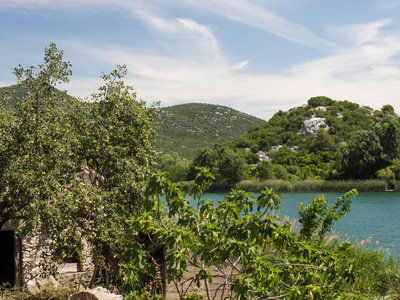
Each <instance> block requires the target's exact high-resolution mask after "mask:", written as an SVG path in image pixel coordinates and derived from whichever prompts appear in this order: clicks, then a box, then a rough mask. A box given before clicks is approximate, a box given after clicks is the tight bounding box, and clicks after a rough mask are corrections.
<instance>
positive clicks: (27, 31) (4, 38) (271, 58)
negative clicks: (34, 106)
mask: <svg viewBox="0 0 400 300" xmlns="http://www.w3.org/2000/svg"><path fill="white" fill-rule="evenodd" d="M51 42H53V43H55V44H56V45H57V48H58V49H59V50H62V51H64V59H65V60H66V61H70V63H71V64H72V68H71V69H72V72H73V74H72V77H71V80H70V83H68V84H64V85H62V86H60V87H59V88H60V89H63V90H67V92H68V93H69V94H71V95H73V96H76V97H80V98H82V99H87V98H88V97H89V98H90V95H91V94H92V93H94V92H96V91H97V90H98V88H99V87H101V85H102V80H101V79H100V76H101V74H102V72H104V73H109V72H111V71H112V70H113V69H115V67H116V66H117V65H121V64H126V65H127V68H128V75H127V76H126V77H125V83H126V84H128V85H131V86H133V87H134V89H135V91H136V92H137V97H138V98H139V99H143V100H145V101H146V102H147V103H149V105H150V104H152V103H154V102H157V101H160V102H161V106H171V105H176V104H183V103H190V102H199V103H211V104H219V105H224V106H228V107H231V108H234V109H237V110H239V111H242V112H245V113H247V114H250V115H253V116H256V117H259V118H261V119H264V120H268V119H269V118H270V117H271V116H272V115H273V114H274V113H276V112H277V111H279V110H283V111H286V110H289V109H290V108H292V107H295V106H300V105H303V104H306V103H307V100H308V99H310V98H311V97H314V96H327V97H330V98H332V99H334V100H349V101H351V102H356V103H359V104H360V105H365V106H369V107H372V108H374V109H380V108H382V106H383V105H386V104H390V105H392V106H393V107H394V109H395V111H396V113H398V114H399V113H400V104H399V103H400V102H399V100H400V1H398V0H374V1H372V0H351V1H349V0H336V1H327V0H164V1H161V0H113V1H111V0H68V1H64V0H0V87H2V86H8V85H11V84H16V82H17V80H16V78H15V76H14V74H13V73H12V72H11V70H12V68H14V67H17V66H18V65H19V64H21V65H22V66H24V67H26V66H37V65H38V64H40V63H42V62H43V57H44V49H45V48H46V47H48V46H49V45H50V43H51Z"/></svg>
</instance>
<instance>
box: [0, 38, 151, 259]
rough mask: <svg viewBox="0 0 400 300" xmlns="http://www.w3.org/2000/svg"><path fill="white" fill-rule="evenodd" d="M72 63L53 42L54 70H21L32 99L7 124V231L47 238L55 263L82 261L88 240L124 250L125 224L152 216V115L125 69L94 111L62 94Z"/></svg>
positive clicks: (7, 116) (2, 155) (97, 98)
mask: <svg viewBox="0 0 400 300" xmlns="http://www.w3.org/2000/svg"><path fill="white" fill-rule="evenodd" d="M62 58H63V52H62V51H59V50H58V49H57V48H56V46H55V44H51V45H50V47H49V48H46V50H45V57H44V63H42V64H39V65H38V66H37V67H28V68H26V69H25V68H22V67H21V66H20V67H18V68H15V69H14V73H15V74H16V76H17V78H18V81H19V84H20V85H21V86H23V87H24V89H26V90H28V91H29V93H28V97H27V98H26V99H24V100H23V101H22V102H21V103H20V104H19V105H18V106H17V107H16V109H15V110H6V109H3V110H2V115H4V118H3V119H2V122H1V124H0V199H1V202H0V211H1V214H0V228H1V227H2V226H3V225H4V224H5V222H7V221H8V220H16V221H22V222H20V232H19V234H29V233H31V232H32V231H33V230H35V229H37V228H40V229H42V230H44V232H45V233H46V234H47V237H49V238H51V240H52V241H53V243H54V244H52V245H50V246H52V250H53V251H54V254H55V255H54V257H55V258H63V257H65V256H70V255H73V254H74V253H75V254H76V253H78V254H79V252H80V248H81V247H82V243H81V242H82V239H85V240H86V241H87V242H89V243H91V244H92V245H94V246H98V245H100V244H103V245H104V249H105V251H106V250H107V249H108V247H114V249H115V248H117V246H118V240H119V238H118V236H119V235H120V234H122V233H123V227H124V226H123V224H124V222H125V219H126V218H127V217H128V216H131V215H133V214H136V213H139V212H141V211H142V210H143V205H142V199H143V193H144V184H145V181H146V178H147V176H148V174H149V171H150V162H151V157H152V155H153V151H152V146H151V134H152V130H151V125H152V110H151V109H150V108H148V107H147V106H146V104H145V103H144V102H143V101H138V100H136V95H135V93H134V92H132V88H130V87H127V86H125V85H124V83H123V81H122V80H121V78H122V77H123V76H124V74H125V73H126V69H125V67H124V66H120V67H118V69H116V70H114V71H113V72H111V73H110V74H108V75H106V74H104V75H103V76H102V78H103V79H104V86H102V87H101V88H100V89H99V92H98V93H96V94H94V95H93V98H92V99H91V100H92V102H94V103H95V104H91V103H88V102H83V101H78V100H76V99H73V98H71V97H67V96H66V94H65V93H60V92H54V88H53V86H54V85H56V84H59V83H64V82H68V80H69V79H68V78H69V76H70V75H71V71H70V63H69V62H64V61H63V60H62Z"/></svg>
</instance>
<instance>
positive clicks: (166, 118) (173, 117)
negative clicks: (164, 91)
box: [155, 103, 265, 159]
mask: <svg viewBox="0 0 400 300" xmlns="http://www.w3.org/2000/svg"><path fill="white" fill-rule="evenodd" d="M155 122H156V123H157V124H158V126H156V136H155V149H156V150H157V151H158V152H161V153H169V152H174V153H177V154H179V155H180V156H182V157H184V158H187V159H192V158H193V156H194V154H195V151H196V149H198V148H201V147H212V146H213V145H214V144H217V143H225V142H228V141H232V140H234V139H236V138H237V137H240V136H242V135H244V134H245V133H247V132H248V131H249V129H250V128H251V127H254V126H259V125H261V124H263V123H265V121H264V120H262V119H259V118H256V117H253V116H250V115H247V114H245V113H242V112H239V111H237V110H235V109H232V108H229V107H226V106H221V105H213V104H204V103H188V104H181V105H175V106H170V107H165V108H158V109H156V110H155Z"/></svg>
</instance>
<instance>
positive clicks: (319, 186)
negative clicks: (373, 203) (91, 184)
mask: <svg viewBox="0 0 400 300" xmlns="http://www.w3.org/2000/svg"><path fill="white" fill-rule="evenodd" d="M234 188H236V189H240V190H245V191H248V192H254V193H257V192H260V191H262V190H263V189H265V188H272V189H274V190H276V191H278V192H280V193H289V192H298V193H300V192H347V191H349V190H351V189H353V188H355V189H357V191H358V192H385V191H387V189H388V185H387V183H386V182H385V181H382V180H337V181H325V180H303V181H295V182H290V181H282V180H265V181H242V182H240V183H237V184H235V185H234ZM225 191H226V190H225ZM395 191H400V184H397V185H396V186H395Z"/></svg>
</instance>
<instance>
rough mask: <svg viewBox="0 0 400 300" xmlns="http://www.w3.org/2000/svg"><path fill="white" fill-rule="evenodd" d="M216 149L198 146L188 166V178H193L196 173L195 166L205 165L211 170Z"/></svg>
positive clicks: (214, 161)
mask: <svg viewBox="0 0 400 300" xmlns="http://www.w3.org/2000/svg"><path fill="white" fill-rule="evenodd" d="M217 156H218V154H217V151H216V150H214V149H211V148H200V149H198V150H197V154H196V156H195V157H194V159H193V161H192V163H191V164H190V167H189V179H194V178H195V177H196V174H197V170H196V168H198V167H205V168H208V169H210V170H212V169H213V168H214V166H215V163H216V161H217Z"/></svg>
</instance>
